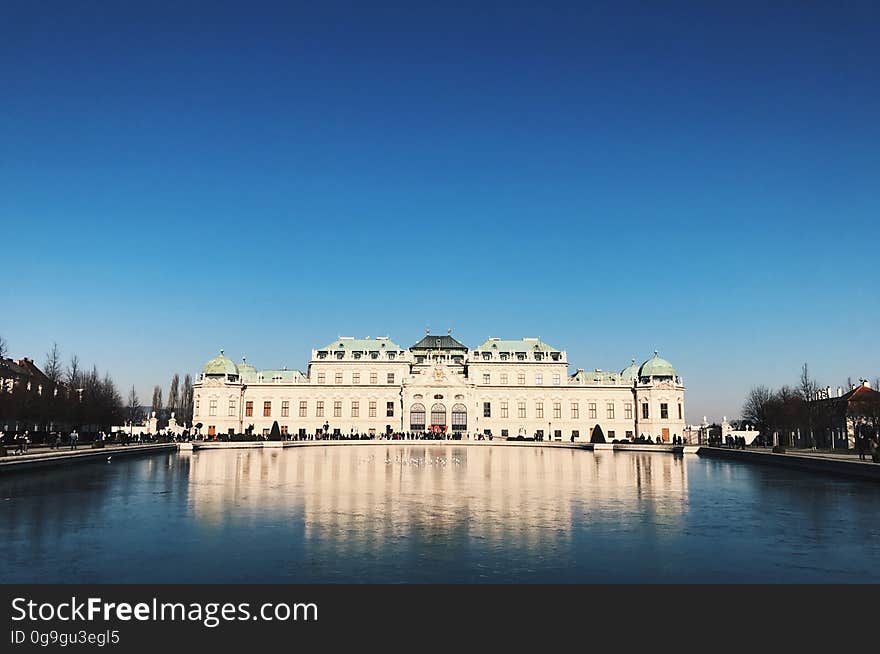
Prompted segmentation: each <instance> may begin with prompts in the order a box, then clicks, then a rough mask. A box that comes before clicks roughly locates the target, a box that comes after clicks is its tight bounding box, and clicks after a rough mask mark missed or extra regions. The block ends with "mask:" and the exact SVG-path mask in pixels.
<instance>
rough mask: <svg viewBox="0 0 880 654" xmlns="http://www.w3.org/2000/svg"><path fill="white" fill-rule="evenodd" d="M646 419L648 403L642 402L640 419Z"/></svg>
mask: <svg viewBox="0 0 880 654" xmlns="http://www.w3.org/2000/svg"><path fill="white" fill-rule="evenodd" d="M647 419H648V403H647V402H645V403H644V404H642V420H647Z"/></svg>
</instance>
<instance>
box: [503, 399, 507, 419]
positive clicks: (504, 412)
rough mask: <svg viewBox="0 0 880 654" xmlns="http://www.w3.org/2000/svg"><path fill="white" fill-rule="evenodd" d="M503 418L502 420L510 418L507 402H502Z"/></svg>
mask: <svg viewBox="0 0 880 654" xmlns="http://www.w3.org/2000/svg"><path fill="white" fill-rule="evenodd" d="M501 417H502V418H507V417H508V416H507V402H502V403H501Z"/></svg>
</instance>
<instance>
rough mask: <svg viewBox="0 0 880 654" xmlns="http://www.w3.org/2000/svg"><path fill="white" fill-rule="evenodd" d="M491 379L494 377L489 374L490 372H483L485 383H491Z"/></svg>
mask: <svg viewBox="0 0 880 654" xmlns="http://www.w3.org/2000/svg"><path fill="white" fill-rule="evenodd" d="M490 379H492V377H491V375H489V374H488V373H483V383H484V384H488V383H490V381H489V380H490Z"/></svg>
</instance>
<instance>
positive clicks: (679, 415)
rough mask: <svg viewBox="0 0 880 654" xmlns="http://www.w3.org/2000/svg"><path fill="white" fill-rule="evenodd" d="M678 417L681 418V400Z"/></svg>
mask: <svg viewBox="0 0 880 654" xmlns="http://www.w3.org/2000/svg"><path fill="white" fill-rule="evenodd" d="M678 419H679V420H681V419H682V418H681V402H679V403H678Z"/></svg>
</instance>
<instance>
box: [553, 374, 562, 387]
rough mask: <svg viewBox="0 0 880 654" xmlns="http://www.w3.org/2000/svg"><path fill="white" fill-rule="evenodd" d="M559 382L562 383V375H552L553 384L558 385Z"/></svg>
mask: <svg viewBox="0 0 880 654" xmlns="http://www.w3.org/2000/svg"><path fill="white" fill-rule="evenodd" d="M561 383H562V377H560V376H559V374H555V375H553V385H554V386H559V384H561Z"/></svg>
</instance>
